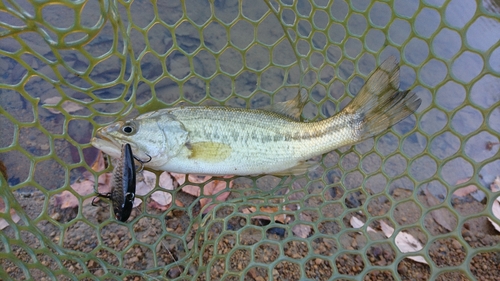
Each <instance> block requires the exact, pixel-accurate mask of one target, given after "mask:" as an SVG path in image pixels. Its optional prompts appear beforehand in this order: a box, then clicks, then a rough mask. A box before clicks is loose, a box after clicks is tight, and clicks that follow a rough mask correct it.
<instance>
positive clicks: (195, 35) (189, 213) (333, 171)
mask: <svg viewBox="0 0 500 281" xmlns="http://www.w3.org/2000/svg"><path fill="white" fill-rule="evenodd" d="M499 42H500V4H499V3H498V2H497V1H494V0H488V1H486V0H485V1H466V0H451V1H439V0H429V1H420V2H419V1H402V0H394V1H364V0H353V1H344V0H338V1H337V0H335V1H326V0H311V1H308V0H298V1H292V0H282V1H251V0H244V1H236V0H234V1H222V0H221V1H216V0H214V1H203V0H187V1H179V0H177V1H175V0H162V1H160V0H158V1H156V0H152V1H147V0H131V1H121V0H117V1H112V0H88V1H28V0H3V1H2V2H0V132H1V134H0V160H1V161H2V162H3V163H4V164H5V167H6V175H5V177H0V178H1V181H0V198H1V203H2V205H0V207H1V208H0V219H1V222H0V226H1V228H2V230H1V232H0V265H1V266H0V278H1V279H2V280H164V279H169V280H170V279H175V280H497V279H496V278H498V276H500V268H499V267H498V264H499V262H500V253H499V252H500V251H499V250H498V249H499V241H500V232H498V231H499V230H498V228H495V223H496V224H497V225H498V224H500V219H499V218H500V215H499V214H498V213H496V216H495V212H496V210H497V209H500V205H499V203H498V202H499V201H498V200H496V199H497V198H498V197H499V196H500V193H499V191H498V187H497V186H498V185H500V179H499V180H498V184H495V183H494V181H495V179H496V177H497V176H498V175H500V159H499V155H500V154H499V148H500V145H499V144H498V143H499V137H498V135H499V133H500V43H499ZM390 55H394V56H396V57H397V58H398V60H399V61H400V64H401V89H413V90H414V91H415V92H417V94H418V96H419V97H420V98H421V99H422V105H421V106H420V108H419V109H418V111H417V112H416V113H415V114H413V115H412V116H410V117H408V118H407V119H405V120H404V121H402V122H401V123H399V124H397V125H396V126H394V127H393V128H391V129H389V130H388V131H387V132H384V133H383V134H381V135H380V136H377V137H375V138H372V139H369V140H366V141H364V142H362V143H359V144H356V145H353V146H349V147H343V148H340V149H337V150H335V151H332V152H330V153H328V154H325V155H322V156H319V157H317V159H315V160H317V161H318V162H319V163H320V165H319V166H318V167H317V168H315V169H313V170H311V171H310V172H308V173H306V174H303V175H296V176H286V177H277V176H271V175H266V176H258V177H233V178H211V179H206V178H203V179H201V178H200V177H194V176H191V177H185V178H184V177H182V176H180V177H179V176H178V178H177V179H176V180H175V181H173V180H172V179H171V178H170V183H171V184H173V185H174V188H173V189H171V190H166V189H164V188H163V187H162V186H161V185H162V177H163V175H161V173H160V172H155V174H154V175H156V177H157V178H158V180H157V181H156V183H154V177H153V185H154V186H155V188H154V189H153V190H150V191H148V192H146V193H145V194H138V195H137V197H138V198H139V199H140V200H142V203H141V204H139V205H138V206H137V207H136V208H134V210H133V212H132V216H131V218H130V219H129V221H128V222H126V223H121V222H117V221H116V220H115V219H114V216H113V213H112V209H111V207H110V205H109V201H106V200H101V201H100V202H98V204H96V205H97V206H92V205H91V204H90V200H91V199H92V198H93V196H94V195H95V194H94V193H93V191H94V188H99V187H100V186H101V185H104V184H105V178H106V175H108V173H109V172H111V171H112V167H111V165H109V164H110V159H109V158H105V161H107V162H108V165H104V166H105V167H107V168H106V169H105V170H98V169H93V164H94V162H95V161H96V159H98V151H97V150H96V149H94V148H93V147H92V146H91V145H90V139H91V137H92V136H93V134H95V130H96V129H97V128H99V127H101V126H104V125H107V124H109V123H111V122H114V121H116V120H120V119H125V118H130V117H134V116H137V115H138V114H140V113H144V112H147V111H150V110H156V109H159V108H165V107H173V106H176V105H179V104H189V105H225V106H233V107H247V108H263V107H266V106H268V105H269V104H272V103H276V102H281V101H285V100H289V99H291V98H293V97H294V96H295V95H297V94H298V93H307V94H308V98H307V103H306V104H305V106H304V108H303V112H302V119H303V120H305V121H315V120H321V119H324V118H326V117H329V116H332V115H333V114H335V113H336V112H338V111H340V109H342V108H343V107H344V106H345V105H346V104H347V103H348V102H349V101H350V100H352V99H353V97H354V96H355V95H356V94H357V92H358V91H359V89H360V88H361V86H362V85H363V84H364V81H366V79H367V78H368V77H369V75H370V73H371V72H372V71H373V70H374V69H375V68H376V67H377V66H378V65H379V64H380V63H382V61H383V60H384V59H385V58H387V57H389V56H390ZM94 167H95V166H94ZM96 170H97V171H96ZM140 177H142V176H140ZM144 177H145V176H144ZM101 181H102V182H101ZM167 181H168V178H167ZM98 182H101V184H97V183H98ZM83 183H87V184H88V183H91V184H88V185H87V186H86V188H87V191H88V192H82V190H81V189H78V188H76V186H78V187H79V188H82V185H83ZM177 184H179V186H177ZM193 186H195V187H200V188H201V191H200V192H201V194H202V195H199V196H194V195H190V194H188V193H187V192H185V190H188V189H192V188H193ZM208 186H212V187H213V186H217V187H219V188H218V189H213V188H210V189H209V187H208ZM220 187H222V188H220ZM156 192H159V193H162V194H163V197H169V198H170V199H171V202H170V203H168V205H161V204H158V201H155V200H156V199H154V198H157V197H155V196H156V195H155V194H157V193H156ZM71 200H73V201H71ZM75 200H76V204H75V203H73V204H72V203H71V202H75ZM210 200H211V201H210ZM207 202H208V203H207ZM498 212H500V211H498ZM497 227H498V226H497Z"/></svg>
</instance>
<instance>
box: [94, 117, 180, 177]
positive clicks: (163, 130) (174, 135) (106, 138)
mask: <svg viewBox="0 0 500 281" xmlns="http://www.w3.org/2000/svg"><path fill="white" fill-rule="evenodd" d="M167 136H168V137H167ZM186 139H187V132H185V130H184V129H183V127H182V124H180V123H179V122H178V121H176V120H175V118H173V117H172V115H170V114H168V113H163V112H159V111H155V112H150V113H145V114H143V115H140V116H138V117H136V118H134V119H130V120H127V121H118V122H115V123H113V124H110V125H108V126H105V127H102V128H99V129H98V130H97V132H96V136H95V137H94V138H92V141H91V142H92V145H93V146H94V147H96V148H98V149H100V150H102V151H103V152H105V153H106V154H108V155H110V156H111V157H113V158H120V156H121V149H122V146H123V145H125V144H127V143H128V144H130V147H131V148H132V153H133V155H134V158H136V159H138V160H141V162H143V164H144V166H146V167H150V168H152V169H155V168H157V167H160V166H162V165H164V164H165V163H166V162H168V161H169V160H170V159H171V158H172V157H173V156H175V155H177V153H178V152H179V150H180V148H181V146H182V145H183V144H184V143H185V142H186Z"/></svg>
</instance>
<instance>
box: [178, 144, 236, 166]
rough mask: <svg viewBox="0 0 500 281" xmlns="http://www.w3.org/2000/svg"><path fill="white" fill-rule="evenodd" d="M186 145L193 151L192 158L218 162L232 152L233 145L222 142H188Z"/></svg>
mask: <svg viewBox="0 0 500 281" xmlns="http://www.w3.org/2000/svg"><path fill="white" fill-rule="evenodd" d="M186 147H187V148H188V149H189V150H190V151H191V155H189V158H190V159H194V160H200V161H204V162H211V163H217V162H221V161H224V160H225V159H226V158H227V157H229V155H230V154H231V151H232V149H231V146H229V145H228V144H225V143H220V142H195V143H188V144H186Z"/></svg>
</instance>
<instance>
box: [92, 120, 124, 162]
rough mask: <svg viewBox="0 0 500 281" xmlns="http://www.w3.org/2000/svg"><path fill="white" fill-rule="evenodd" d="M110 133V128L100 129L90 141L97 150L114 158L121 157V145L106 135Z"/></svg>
mask: <svg viewBox="0 0 500 281" xmlns="http://www.w3.org/2000/svg"><path fill="white" fill-rule="evenodd" d="M113 127H114V126H113ZM109 131H110V128H109V127H103V128H99V129H98V130H97V132H96V135H95V137H93V138H92V139H91V140H90V143H91V144H92V146H94V147H95V148H97V149H99V150H102V151H103V152H105V153H106V154H108V155H110V156H112V157H120V156H121V144H120V143H118V142H117V141H115V140H113V139H112V138H109V137H108V136H107V134H106V133H107V132H109Z"/></svg>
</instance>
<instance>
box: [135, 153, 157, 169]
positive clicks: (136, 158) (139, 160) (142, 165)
mask: <svg viewBox="0 0 500 281" xmlns="http://www.w3.org/2000/svg"><path fill="white" fill-rule="evenodd" d="M146 155H147V156H148V157H149V159H148V161H142V160H141V159H139V158H138V157H137V156H135V155H134V159H135V160H137V161H138V162H139V163H141V165H140V166H139V169H137V172H138V173H140V172H142V170H143V169H144V164H145V163H149V162H151V159H153V157H151V156H149V155H148V154H146Z"/></svg>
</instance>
